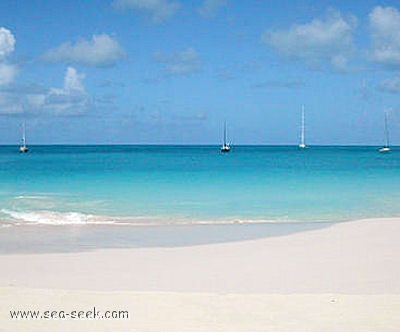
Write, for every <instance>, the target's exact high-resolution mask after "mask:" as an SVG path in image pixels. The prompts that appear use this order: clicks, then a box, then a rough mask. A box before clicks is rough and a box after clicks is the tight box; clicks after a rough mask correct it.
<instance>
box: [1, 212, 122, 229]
mask: <svg viewBox="0 0 400 332" xmlns="http://www.w3.org/2000/svg"><path fill="white" fill-rule="evenodd" d="M1 212H2V213H3V214H6V215H8V216H9V217H11V218H12V219H13V221H14V224H18V223H19V224H22V223H23V224H46V225H82V224H100V223H101V224H106V223H115V221H114V220H99V217H98V216H94V215H91V214H84V213H79V212H56V211H30V212H18V211H11V210H6V209H3V210H1Z"/></svg>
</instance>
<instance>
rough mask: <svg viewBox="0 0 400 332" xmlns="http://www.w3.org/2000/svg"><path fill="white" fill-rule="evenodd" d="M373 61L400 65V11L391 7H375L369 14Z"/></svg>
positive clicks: (386, 64)
mask: <svg viewBox="0 0 400 332" xmlns="http://www.w3.org/2000/svg"><path fill="white" fill-rule="evenodd" d="M369 24H370V29H371V38H372V50H371V58H372V60H373V61H375V62H377V63H380V64H382V65H385V66H396V67H398V66H400V13H399V11H398V10H397V9H396V8H393V7H380V6H378V7H375V8H374V9H373V10H372V12H371V13H370V14H369Z"/></svg>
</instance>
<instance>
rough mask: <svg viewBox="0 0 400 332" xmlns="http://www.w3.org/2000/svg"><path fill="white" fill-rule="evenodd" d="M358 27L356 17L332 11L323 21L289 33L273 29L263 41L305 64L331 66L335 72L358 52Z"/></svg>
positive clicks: (292, 28)
mask: <svg viewBox="0 0 400 332" xmlns="http://www.w3.org/2000/svg"><path fill="white" fill-rule="evenodd" d="M356 25H357V20H356V18H355V17H354V16H348V17H344V16H343V15H342V14H341V13H339V12H337V11H333V10H330V11H328V13H327V15H326V18H325V19H323V20H321V19H314V20H313V21H311V22H310V23H306V24H295V25H293V26H291V27H290V28H289V29H287V30H269V31H267V32H265V33H264V35H263V36H262V41H263V42H264V43H266V44H267V45H269V46H270V47H272V48H274V49H276V50H277V51H279V52H280V53H281V54H283V55H285V56H286V57H288V58H289V59H298V60H302V61H305V62H306V63H307V64H308V65H309V66H311V67H319V66H321V65H322V64H326V63H330V65H332V66H333V67H334V68H335V69H338V70H344V69H346V68H347V63H348V60H349V57H350V56H351V54H352V52H353V51H354V43H353V31H354V29H355V27H356Z"/></svg>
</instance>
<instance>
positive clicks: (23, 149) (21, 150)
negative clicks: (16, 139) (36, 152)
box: [19, 123, 29, 153]
mask: <svg viewBox="0 0 400 332" xmlns="http://www.w3.org/2000/svg"><path fill="white" fill-rule="evenodd" d="M28 151H29V150H28V148H27V147H26V138H25V123H24V124H23V125H22V140H21V146H20V147H19V152H22V153H26V152H28Z"/></svg>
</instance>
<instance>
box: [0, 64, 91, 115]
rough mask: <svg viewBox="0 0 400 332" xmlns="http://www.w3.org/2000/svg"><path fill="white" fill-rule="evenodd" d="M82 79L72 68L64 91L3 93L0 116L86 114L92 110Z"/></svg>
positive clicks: (35, 89)
mask: <svg viewBox="0 0 400 332" xmlns="http://www.w3.org/2000/svg"><path fill="white" fill-rule="evenodd" d="M83 79H84V75H83V74H79V73H78V72H77V71H76V69H75V68H73V67H68V69H67V72H66V74H65V78H64V86H63V87H62V88H51V89H45V88H44V87H40V86H14V87H10V88H7V89H2V93H1V94H0V108H1V111H0V114H3V115H22V114H23V115H27V114H30V115H38V114H44V115H59V116H71V115H80V114H84V113H86V112H87V111H88V110H89V109H90V106H91V103H90V96H89V95H88V93H87V92H86V90H85V87H84V85H83Z"/></svg>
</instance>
